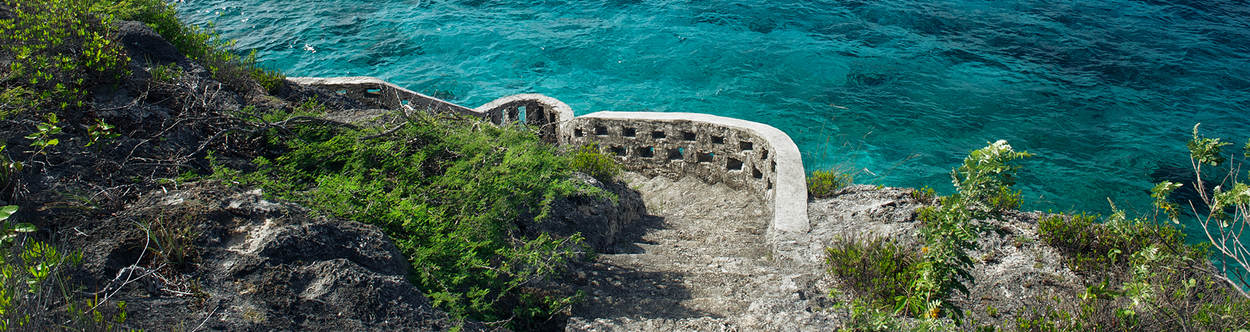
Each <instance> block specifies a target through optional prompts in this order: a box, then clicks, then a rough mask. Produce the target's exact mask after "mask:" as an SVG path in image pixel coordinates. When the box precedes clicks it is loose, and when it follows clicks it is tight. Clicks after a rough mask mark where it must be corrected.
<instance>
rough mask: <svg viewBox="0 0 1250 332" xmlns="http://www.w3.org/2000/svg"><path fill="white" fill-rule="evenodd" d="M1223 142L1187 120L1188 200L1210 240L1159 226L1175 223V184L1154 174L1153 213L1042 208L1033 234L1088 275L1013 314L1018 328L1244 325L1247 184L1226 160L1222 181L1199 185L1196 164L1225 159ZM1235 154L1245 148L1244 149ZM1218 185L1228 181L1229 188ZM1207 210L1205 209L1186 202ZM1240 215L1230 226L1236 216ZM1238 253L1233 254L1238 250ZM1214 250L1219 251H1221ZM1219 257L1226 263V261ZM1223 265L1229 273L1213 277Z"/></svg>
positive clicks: (1248, 320) (1248, 314)
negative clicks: (1077, 288) (1078, 287)
mask: <svg viewBox="0 0 1250 332" xmlns="http://www.w3.org/2000/svg"><path fill="white" fill-rule="evenodd" d="M1228 145H1231V144H1229V143H1226V142H1223V141H1222V140H1220V139H1214V138H1206V137H1202V136H1200V135H1199V134H1198V127H1197V126H1194V135H1193V138H1192V139H1191V140H1190V141H1189V143H1188V147H1189V151H1190V158H1191V161H1192V163H1193V169H1194V178H1195V181H1194V183H1193V184H1194V185H1195V186H1196V187H1197V188H1198V193H1199V195H1200V199H1201V200H1202V201H1201V202H1183V203H1185V204H1186V205H1189V204H1193V205H1190V206H1192V208H1191V212H1192V213H1193V215H1196V216H1199V217H1198V218H1199V222H1200V225H1201V226H1202V227H1203V230H1204V232H1205V233H1206V234H1207V236H1208V240H1210V242H1203V243H1200V244H1197V245H1186V244H1185V234H1184V233H1182V232H1181V231H1180V230H1179V229H1177V228H1174V227H1172V226H1170V225H1169V222H1170V223H1172V224H1179V218H1180V216H1181V208H1180V206H1181V205H1180V204H1178V203H1177V202H1174V201H1171V200H1169V196H1170V194H1171V193H1172V192H1173V191H1175V190H1176V189H1179V188H1181V187H1182V184H1179V183H1174V182H1170V181H1164V182H1161V183H1159V184H1158V185H1156V186H1155V187H1154V189H1153V190H1151V197H1152V198H1154V200H1155V201H1154V207H1155V211H1154V214H1153V215H1150V216H1145V217H1139V218H1133V219H1130V218H1128V217H1126V216H1125V213H1124V212H1123V211H1120V210H1116V209H1115V207H1114V205H1113V206H1112V210H1113V211H1114V212H1113V213H1112V215H1111V216H1109V217H1107V218H1106V220H1104V221H1103V222H1101V223H1097V222H1095V220H1096V219H1097V217H1093V216H1086V215H1077V216H1052V217H1049V218H1045V219H1043V220H1041V221H1039V222H1038V234H1039V235H1040V236H1041V238H1042V240H1043V241H1046V243H1047V244H1049V245H1051V246H1053V247H1055V248H1057V249H1059V250H1060V251H1061V252H1063V253H1064V257H1065V259H1066V260H1067V263H1068V265H1069V266H1070V267H1071V268H1072V269H1073V270H1074V271H1077V272H1079V273H1082V274H1084V275H1087V276H1089V277H1090V278H1092V280H1093V281H1092V283H1091V284H1090V285H1088V287H1087V290H1086V292H1085V293H1084V294H1083V295H1082V296H1081V297H1080V298H1079V299H1066V301H1065V299H1056V301H1055V304H1054V305H1052V306H1048V307H1046V308H1042V309H1039V310H1036V311H1035V312H1034V313H1033V314H1032V315H1031V316H1030V317H1024V318H1019V319H1018V324H1017V325H1018V327H1019V328H1021V329H1035V330H1080V329H1087V328H1091V327H1115V328H1117V329H1123V330H1223V331H1229V330H1238V329H1246V328H1247V327H1250V297H1247V296H1246V294H1245V292H1244V290H1242V289H1240V288H1239V286H1238V283H1240V284H1242V285H1244V284H1245V271H1246V270H1245V269H1246V268H1245V267H1246V265H1245V263H1244V262H1246V256H1245V255H1246V253H1245V251H1244V249H1238V248H1244V246H1243V244H1242V242H1241V241H1242V240H1243V239H1244V238H1245V237H1244V234H1241V233H1240V232H1241V229H1242V228H1239V227H1243V226H1240V225H1244V224H1245V223H1246V214H1245V213H1246V211H1247V209H1246V206H1247V204H1246V203H1247V202H1250V200H1247V198H1250V192H1247V189H1250V188H1247V187H1246V185H1245V184H1244V182H1242V181H1245V180H1242V179H1244V178H1239V176H1240V174H1237V172H1238V167H1231V168H1230V170H1229V174H1228V176H1227V177H1226V179H1225V182H1224V183H1222V184H1221V185H1220V186H1217V187H1216V188H1212V190H1211V192H1210V194H1208V193H1207V191H1206V190H1205V188H1204V186H1205V181H1204V180H1203V179H1204V177H1203V176H1202V169H1203V167H1204V166H1212V167H1218V166H1220V165H1223V164H1224V163H1225V162H1226V161H1227V160H1228V158H1226V157H1225V156H1224V155H1223V153H1222V151H1221V148H1223V147H1225V146H1228ZM1242 155H1243V156H1247V157H1250V150H1247V151H1244V152H1243V154H1242ZM1223 188H1232V189H1231V190H1227V189H1223ZM1199 205H1200V206H1203V207H1206V208H1207V211H1211V212H1210V213H1208V214H1206V215H1205V216H1204V215H1203V213H1199V211H1197V207H1196V206H1199ZM1239 224H1240V225H1239ZM1212 248H1214V249H1216V252H1215V253H1216V254H1217V257H1220V258H1223V259H1222V260H1217V261H1222V262H1231V264H1229V263H1225V264H1226V266H1224V269H1222V270H1215V269H1212V266H1211V265H1210V263H1209V262H1210V260H1209V259H1208V258H1209V257H1210V254H1211V252H1210V249H1212ZM1238 255H1240V256H1238ZM1221 256H1222V257H1221ZM1227 265H1233V266H1232V267H1231V268H1230V267H1229V266H1227ZM1224 272H1227V273H1229V274H1231V275H1232V276H1233V278H1237V280H1236V282H1235V281H1234V280H1231V279H1228V278H1226V277H1224V276H1223V273H1224Z"/></svg>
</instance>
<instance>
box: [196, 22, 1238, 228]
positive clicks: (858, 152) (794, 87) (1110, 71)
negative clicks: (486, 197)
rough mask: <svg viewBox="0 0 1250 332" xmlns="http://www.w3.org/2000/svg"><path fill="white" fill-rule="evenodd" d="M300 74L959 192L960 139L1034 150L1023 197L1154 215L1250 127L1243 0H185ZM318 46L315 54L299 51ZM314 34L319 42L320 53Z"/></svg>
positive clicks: (1041, 203) (1034, 202)
mask: <svg viewBox="0 0 1250 332" xmlns="http://www.w3.org/2000/svg"><path fill="white" fill-rule="evenodd" d="M180 11H181V12H182V15H183V17H184V18H185V19H187V20H189V21H190V22H193V23H205V22H208V21H210V20H211V21H215V22H216V27H217V29H218V30H220V31H221V32H222V33H223V34H224V35H225V36H226V37H228V38H233V39H237V40H239V44H238V45H239V46H240V47H241V48H243V49H246V50H251V49H255V50H257V51H258V53H259V56H260V59H261V63H262V64H264V65H266V66H272V67H275V68H278V69H282V70H284V71H286V72H287V73H289V74H290V75H301V76H346V75H372V76H378V77H381V78H383V79H386V80H390V81H392V82H395V83H397V84H399V85H401V86H406V87H409V88H412V89H414V90H417V91H421V92H424V93H427V94H433V95H437V96H440V97H444V98H447V99H450V100H452V101H454V102H457V103H462V104H465V105H469V106H474V105H479V104H481V103H485V102H487V101H490V100H492V99H494V98H497V97H500V96H504V95H509V94H516V93H524V92H539V93H543V94H547V95H550V96H553V97H556V98H559V99H561V100H563V101H565V102H566V103H568V104H569V105H571V106H572V107H573V108H574V109H575V110H576V111H577V112H578V113H580V114H584V113H589V112H593V111H598V110H654V111H668V112H678V111H680V112H700V113H711V114H717V115H722V116H732V117H739V118H744V119H748V120H753V121H759V122H764V123H768V124H771V125H773V126H775V127H778V128H780V129H782V130H784V131H786V132H787V133H789V134H790V135H791V136H793V138H794V139H795V141H796V143H797V144H798V145H799V148H800V149H801V150H802V151H803V152H804V157H805V162H806V163H807V165H806V166H807V167H809V169H810V168H825V167H844V168H846V169H851V170H858V171H859V173H860V174H858V175H857V180H858V181H859V182H866V183H880V184H885V185H897V186H923V185H929V186H933V187H936V188H939V190H941V189H947V191H949V188H950V186H949V185H948V183H949V176H948V175H947V172H949V169H950V168H952V167H954V166H955V165H956V164H957V163H959V161H960V159H962V157H963V156H964V155H965V154H966V153H967V151H969V150H972V149H975V148H978V147H980V146H982V145H984V144H985V143H986V142H988V141H992V140H996V139H1000V138H1001V139H1007V140H1009V141H1010V142H1011V143H1012V144H1013V145H1014V146H1016V147H1018V148H1021V149H1027V150H1030V151H1033V152H1036V153H1038V157H1036V158H1033V159H1031V160H1029V161H1027V162H1026V164H1027V168H1026V170H1025V172H1024V173H1023V174H1021V179H1020V187H1021V188H1022V189H1023V190H1024V193H1025V198H1026V207H1029V208H1036V209H1054V210H1060V211H1064V210H1068V211H1071V210H1092V211H1106V210H1107V204H1106V197H1112V198H1114V199H1116V200H1117V202H1120V203H1118V204H1119V205H1121V206H1125V207H1130V208H1136V209H1142V210H1144V209H1146V208H1148V205H1146V203H1145V202H1146V198H1147V197H1146V195H1145V191H1146V190H1147V189H1149V187H1150V183H1151V182H1153V181H1157V180H1159V179H1158V176H1154V177H1152V176H1151V175H1152V174H1156V175H1157V174H1170V172H1168V171H1167V170H1169V169H1170V168H1169V167H1172V166H1171V165H1175V164H1176V163H1177V162H1178V161H1183V159H1184V158H1185V151H1184V148H1183V144H1184V141H1185V140H1186V139H1187V137H1188V134H1189V129H1190V128H1191V127H1192V125H1193V123H1195V122H1203V123H1204V128H1205V132H1206V133H1209V134H1212V135H1222V136H1233V137H1237V138H1238V139H1244V138H1245V137H1248V136H1250V117H1246V116H1244V114H1247V113H1248V112H1247V111H1250V109H1248V108H1250V106H1248V105H1250V79H1247V77H1250V66H1247V65H1246V64H1247V63H1250V6H1246V5H1242V4H1238V3H1231V2H1215V1H1130V0H1110V1H1101V2H1093V3H1087V2H1081V3H1042V2H1037V1H1025V0H1010V1H972V0H965V1H942V2H931V1H918V0H886V1H758V0H757V1H746V0H739V1H713V2H705V1H667V0H664V1H642V0H632V1H608V0H600V1H545V2H539V3H532V2H527V3H511V2H503V1H412V0H409V1H399V0H388V1H362V0H355V1H328V0H307V1H301V2H295V3H290V2H282V3H280V4H279V3H275V2H269V1H261V0H203V1H201V0H188V1H184V2H181V3H180ZM305 45H307V46H308V47H307V48H305V47H304V46H305ZM309 49H312V50H315V52H314V51H310V50H309Z"/></svg>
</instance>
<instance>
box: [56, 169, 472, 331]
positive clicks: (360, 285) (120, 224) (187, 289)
mask: <svg viewBox="0 0 1250 332" xmlns="http://www.w3.org/2000/svg"><path fill="white" fill-rule="evenodd" d="M262 196H263V195H262V194H261V192H260V191H259V190H251V191H247V190H244V189H241V188H237V187H233V186H228V185H224V184H221V183H217V182H198V183H192V184H187V185H184V186H182V187H181V188H178V189H172V190H167V191H166V190H160V191H156V192H153V193H149V194H147V195H144V196H143V197H142V198H141V199H139V200H138V201H137V202H135V203H134V204H132V205H131V206H130V208H129V209H126V210H123V211H121V212H120V213H118V214H117V215H116V216H114V217H112V218H110V219H108V220H103V221H101V222H100V223H97V224H95V225H96V227H94V228H91V229H84V230H82V233H81V237H79V238H77V239H74V240H75V241H76V242H80V243H81V244H82V246H81V247H83V248H86V249H85V252H84V259H83V261H84V262H86V263H85V265H84V266H83V271H82V273H80V275H81V278H82V279H79V280H84V281H88V285H94V287H89V288H90V289H100V290H101V293H100V296H101V297H109V299H110V300H116V301H125V302H126V306H127V310H129V311H130V312H132V313H134V314H131V315H130V318H129V319H128V320H127V325H129V326H132V327H137V328H145V329H151V330H161V329H166V328H169V327H177V326H184V327H187V328H189V329H190V328H194V327H196V326H197V325H201V326H203V327H205V328H209V329H216V330H288V329H299V330H350V331H359V330H385V331H392V330H413V331H426V330H446V329H449V328H452V327H455V326H460V325H465V324H466V323H463V322H457V321H454V320H452V319H450V318H449V317H448V315H447V314H446V313H444V312H441V311H439V310H437V309H435V308H434V307H432V306H431V305H430V303H429V301H428V300H427V299H426V298H425V297H424V296H423V295H422V294H421V292H420V291H419V290H417V289H416V288H415V287H414V286H413V285H412V284H411V283H409V282H408V281H407V280H406V276H407V274H408V269H409V267H408V263H407V261H406V260H405V259H404V257H403V256H402V254H401V253H400V252H399V250H398V249H396V247H395V245H394V244H392V243H391V242H390V241H389V240H387V237H386V236H385V234H383V233H382V232H381V231H380V230H378V229H377V228H376V227H373V226H369V225H363V224H359V223H355V222H352V221H345V220H337V219H333V218H327V217H323V216H316V215H314V214H312V213H310V212H309V211H308V210H306V209H304V208H301V207H299V206H297V205H294V204H290V203H284V202H280V201H271V200H266V199H264V198H263V197H262ZM153 223H160V224H162V226H163V227H160V229H166V230H169V229H173V230H177V231H176V232H175V233H174V234H169V233H168V232H163V233H160V234H149V233H147V232H145V231H144V230H145V229H151V227H148V226H149V225H152V224H153ZM162 242H163V243H162ZM178 250H184V252H181V255H182V256H175V253H177V252H178ZM143 266H156V267H154V268H144V267H143ZM465 327H469V328H470V329H473V328H478V327H480V326H476V325H473V324H468V326H465Z"/></svg>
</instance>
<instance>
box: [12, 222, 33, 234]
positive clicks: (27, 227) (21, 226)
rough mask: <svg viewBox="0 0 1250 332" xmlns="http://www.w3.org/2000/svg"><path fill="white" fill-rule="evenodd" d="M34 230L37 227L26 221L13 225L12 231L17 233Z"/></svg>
mask: <svg viewBox="0 0 1250 332" xmlns="http://www.w3.org/2000/svg"><path fill="white" fill-rule="evenodd" d="M35 230H37V228H35V225H34V224H31V223H26V222H24V223H18V224H17V226H16V227H13V231H14V232H18V233H33V232H35Z"/></svg>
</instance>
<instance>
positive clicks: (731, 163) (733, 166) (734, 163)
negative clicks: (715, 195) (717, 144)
mask: <svg viewBox="0 0 1250 332" xmlns="http://www.w3.org/2000/svg"><path fill="white" fill-rule="evenodd" d="M725 169H728V170H731V171H741V170H742V161H741V160H738V159H734V158H728V159H727V161H726V162H725Z"/></svg>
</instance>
